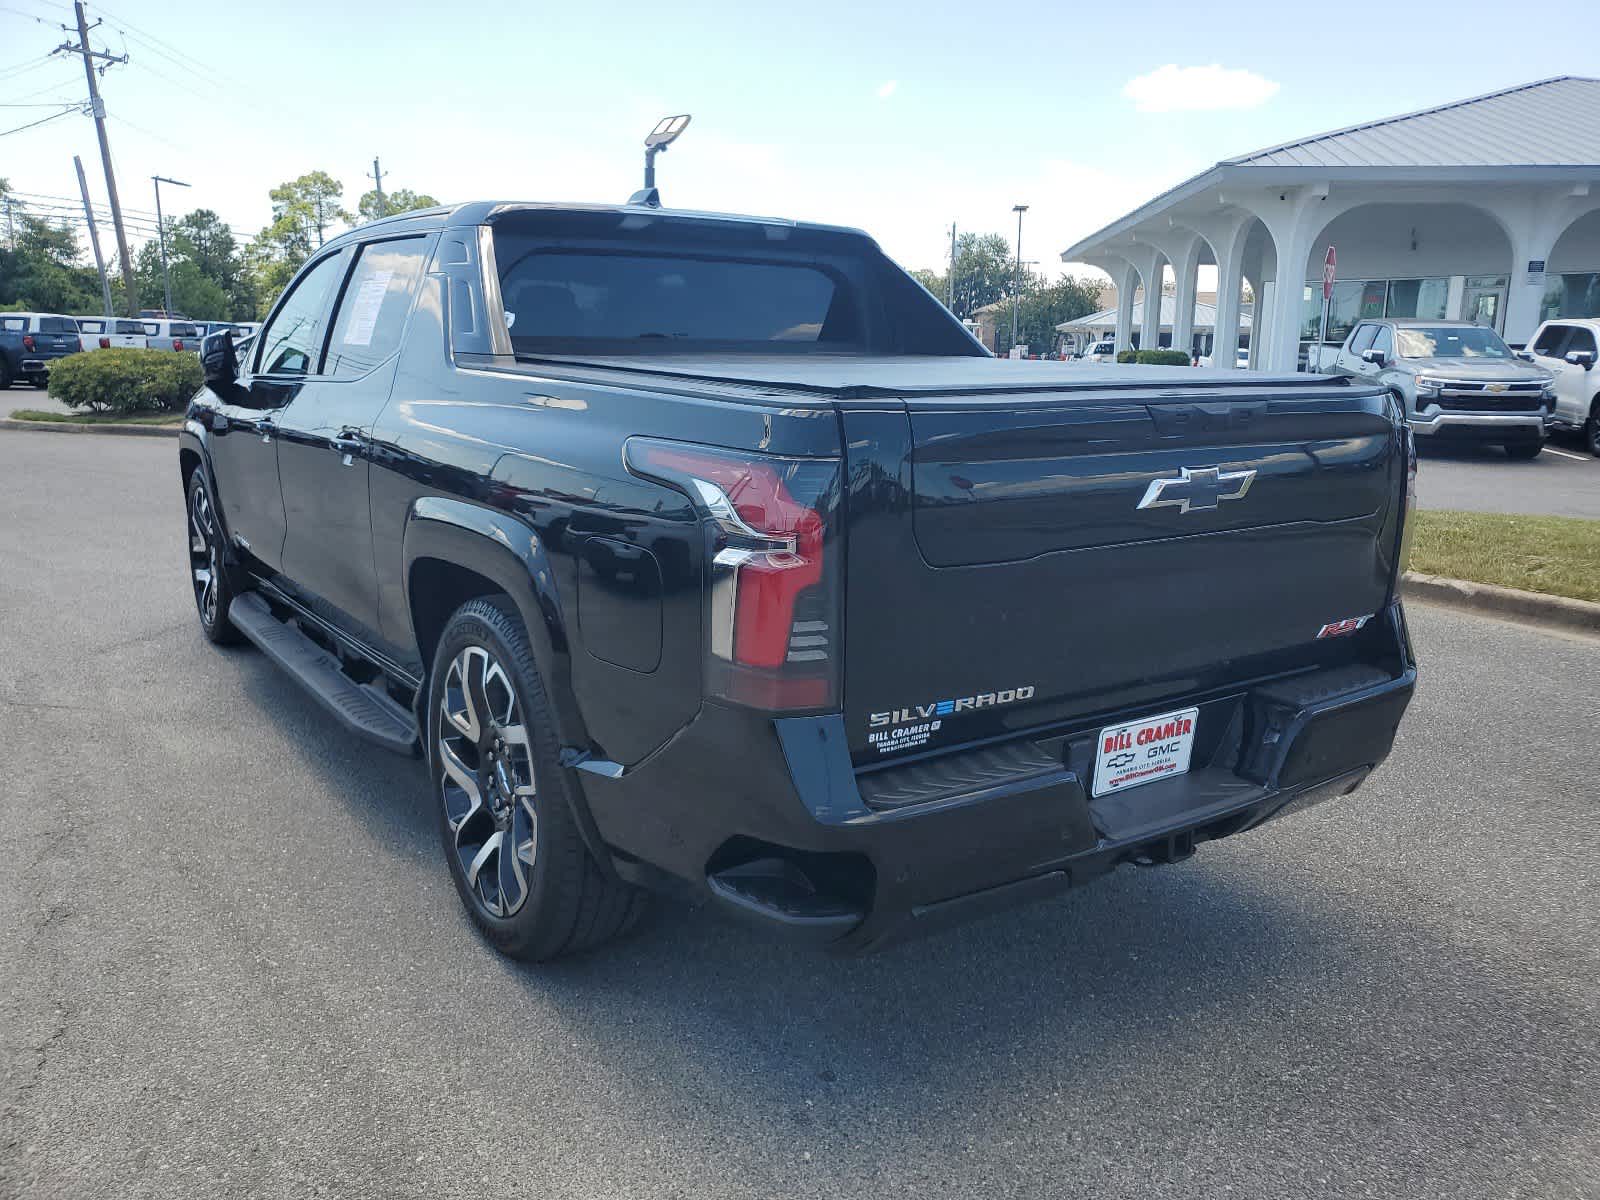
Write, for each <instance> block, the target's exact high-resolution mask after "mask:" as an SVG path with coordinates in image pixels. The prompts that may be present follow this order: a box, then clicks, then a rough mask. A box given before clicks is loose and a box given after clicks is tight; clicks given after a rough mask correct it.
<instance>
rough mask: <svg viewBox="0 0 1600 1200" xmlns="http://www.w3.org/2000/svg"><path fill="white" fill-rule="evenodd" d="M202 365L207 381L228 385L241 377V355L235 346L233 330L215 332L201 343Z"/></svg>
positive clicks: (216, 385)
mask: <svg viewBox="0 0 1600 1200" xmlns="http://www.w3.org/2000/svg"><path fill="white" fill-rule="evenodd" d="M200 366H201V368H202V369H203V370H204V371H205V376H206V383H207V384H208V385H209V386H211V387H213V388H217V387H226V386H228V385H229V384H231V383H233V382H234V381H235V380H237V379H238V378H239V355H238V354H237V353H236V352H235V350H234V348H233V330H231V329H229V330H227V331H225V332H223V333H213V334H212V335H211V336H210V337H208V338H206V339H205V340H204V341H203V342H201V343H200Z"/></svg>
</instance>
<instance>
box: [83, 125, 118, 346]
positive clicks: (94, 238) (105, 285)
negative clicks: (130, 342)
mask: <svg viewBox="0 0 1600 1200" xmlns="http://www.w3.org/2000/svg"><path fill="white" fill-rule="evenodd" d="M72 165H73V166H74V167H76V168H77V169H78V191H80V192H82V193H83V216H84V219H85V220H86V221H88V222H89V245H91V246H93V247H94V269H95V270H96V271H97V272H98V273H99V275H100V297H101V299H102V300H104V301H105V310H106V316H108V317H109V316H113V315H115V314H113V313H112V311H111V280H110V279H108V278H106V260H105V256H104V255H102V254H101V253H100V226H98V225H96V224H95V221H94V205H92V204H90V203H89V181H88V180H87V179H85V178H84V177H83V159H81V158H79V157H78V156H77V155H76V154H74V155H73V156H72Z"/></svg>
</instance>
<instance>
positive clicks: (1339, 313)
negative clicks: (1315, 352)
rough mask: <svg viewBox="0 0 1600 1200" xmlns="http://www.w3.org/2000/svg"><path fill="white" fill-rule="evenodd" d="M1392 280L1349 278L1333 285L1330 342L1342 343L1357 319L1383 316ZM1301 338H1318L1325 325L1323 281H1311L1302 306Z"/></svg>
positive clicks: (1303, 339) (1329, 329) (1329, 310)
mask: <svg viewBox="0 0 1600 1200" xmlns="http://www.w3.org/2000/svg"><path fill="white" fill-rule="evenodd" d="M1387 289H1388V281H1387V280H1384V279H1346V280H1342V281H1340V282H1338V283H1335V284H1334V285H1333V296H1332V297H1331V298H1330V299H1329V301H1328V342H1329V344H1330V345H1331V344H1333V343H1335V342H1340V343H1342V342H1343V341H1344V339H1345V338H1346V337H1348V336H1349V334H1350V330H1352V329H1353V328H1355V324H1356V322H1357V321H1360V320H1363V319H1365V318H1368V317H1381V316H1383V302H1384V296H1385V293H1386V292H1387ZM1301 314H1302V315H1301V324H1300V340H1301V341H1309V342H1314V341H1316V340H1317V330H1318V329H1319V328H1320V326H1321V325H1322V281H1321V280H1320V279H1319V280H1317V281H1316V282H1315V283H1308V284H1307V285H1306V288H1305V293H1304V304H1303V307H1302V310H1301Z"/></svg>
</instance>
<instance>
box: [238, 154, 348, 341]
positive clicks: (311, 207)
mask: <svg viewBox="0 0 1600 1200" xmlns="http://www.w3.org/2000/svg"><path fill="white" fill-rule="evenodd" d="M268 195H269V196H270V197H271V199H272V224H270V225H268V226H267V227H266V228H265V229H263V230H262V231H261V233H260V234H259V235H257V237H256V240H255V241H254V242H252V243H251V245H250V250H249V252H248V254H247V259H248V262H249V264H250V268H251V273H252V274H253V275H254V276H255V284H256V309H257V313H258V314H261V313H265V312H266V310H267V309H269V308H271V307H272V302H273V301H274V300H276V299H277V298H278V293H279V292H281V291H283V289H284V288H285V287H286V286H287V285H288V283H289V280H291V279H293V278H294V273H295V272H296V271H298V270H299V269H300V267H301V264H303V263H304V262H305V261H306V259H308V258H310V257H311V252H312V251H313V250H315V249H316V248H317V247H318V246H320V245H322V243H323V242H324V241H326V240H327V230H328V227H329V226H331V225H332V224H333V223H334V222H335V221H343V222H345V223H349V222H350V221H351V220H353V219H354V218H353V217H352V216H351V214H350V213H348V212H346V211H345V210H344V209H343V208H342V207H340V204H339V200H340V198H341V197H342V196H343V195H344V185H343V184H342V183H340V182H339V181H338V180H337V179H335V178H334V177H333V176H331V175H329V174H328V173H327V172H326V171H311V172H308V173H307V174H305V175H302V176H300V177H299V178H298V179H291V180H289V181H288V182H287V183H281V184H279V185H278V186H277V187H275V188H273V189H272V191H271V192H269V193H268Z"/></svg>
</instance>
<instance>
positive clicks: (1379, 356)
mask: <svg viewBox="0 0 1600 1200" xmlns="http://www.w3.org/2000/svg"><path fill="white" fill-rule="evenodd" d="M1361 361H1362V362H1367V363H1371V364H1372V365H1373V366H1375V367H1382V366H1385V365H1387V363H1388V361H1389V360H1388V359H1387V358H1386V357H1384V353H1383V351H1382V350H1363V351H1362V352H1361Z"/></svg>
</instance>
